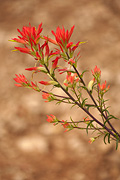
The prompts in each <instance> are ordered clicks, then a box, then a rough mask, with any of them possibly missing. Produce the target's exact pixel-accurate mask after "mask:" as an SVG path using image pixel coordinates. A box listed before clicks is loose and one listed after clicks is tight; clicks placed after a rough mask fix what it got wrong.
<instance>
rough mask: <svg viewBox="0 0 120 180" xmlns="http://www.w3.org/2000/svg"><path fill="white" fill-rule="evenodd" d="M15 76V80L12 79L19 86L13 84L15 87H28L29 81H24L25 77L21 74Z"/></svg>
mask: <svg viewBox="0 0 120 180" xmlns="http://www.w3.org/2000/svg"><path fill="white" fill-rule="evenodd" d="M15 75H16V78H13V79H14V80H15V81H16V82H17V83H19V84H15V86H18V87H22V86H26V85H27V86H28V85H29V81H28V80H27V79H26V77H25V76H24V75H23V74H22V75H21V74H19V76H18V75H17V74H15Z"/></svg>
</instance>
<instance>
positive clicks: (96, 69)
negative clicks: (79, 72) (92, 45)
mask: <svg viewBox="0 0 120 180" xmlns="http://www.w3.org/2000/svg"><path fill="white" fill-rule="evenodd" d="M91 71H92V70H91ZM92 74H93V75H101V70H100V69H99V68H98V67H97V66H95V68H94V71H92Z"/></svg>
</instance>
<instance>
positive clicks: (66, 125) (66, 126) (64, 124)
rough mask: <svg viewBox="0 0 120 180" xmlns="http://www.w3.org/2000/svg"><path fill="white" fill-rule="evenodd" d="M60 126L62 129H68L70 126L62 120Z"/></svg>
mask: <svg viewBox="0 0 120 180" xmlns="http://www.w3.org/2000/svg"><path fill="white" fill-rule="evenodd" d="M61 124H62V125H63V127H64V128H68V127H69V126H70V124H69V123H68V122H66V121H64V120H62V123H61Z"/></svg>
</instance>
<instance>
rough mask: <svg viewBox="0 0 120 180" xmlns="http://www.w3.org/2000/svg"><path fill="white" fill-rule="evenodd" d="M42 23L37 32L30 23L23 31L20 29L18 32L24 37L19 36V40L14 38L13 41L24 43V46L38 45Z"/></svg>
mask: <svg viewBox="0 0 120 180" xmlns="http://www.w3.org/2000/svg"><path fill="white" fill-rule="evenodd" d="M41 26H42V23H41V24H39V26H38V29H37V30H36V28H35V27H31V24H30V23H29V26H28V27H26V26H23V28H22V31H20V30H19V29H17V30H18V32H19V33H20V34H21V36H22V37H20V36H18V39H17V38H13V39H12V40H13V41H16V42H19V43H22V44H29V43H30V44H31V46H32V45H36V44H37V43H38V40H39V39H40V33H41V32H42V28H41Z"/></svg>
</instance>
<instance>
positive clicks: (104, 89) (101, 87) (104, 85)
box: [98, 81, 110, 92]
mask: <svg viewBox="0 0 120 180" xmlns="http://www.w3.org/2000/svg"><path fill="white" fill-rule="evenodd" d="M98 86H99V88H100V90H101V91H103V92H106V91H108V90H109V88H110V85H108V87H106V81H105V83H103V84H102V85H100V84H98Z"/></svg>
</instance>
